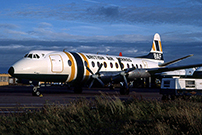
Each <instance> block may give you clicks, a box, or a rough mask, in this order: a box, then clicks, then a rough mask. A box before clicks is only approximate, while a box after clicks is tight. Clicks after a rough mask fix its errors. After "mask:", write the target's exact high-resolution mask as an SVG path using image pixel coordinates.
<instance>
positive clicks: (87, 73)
mask: <svg viewBox="0 0 202 135" xmlns="http://www.w3.org/2000/svg"><path fill="white" fill-rule="evenodd" d="M79 54H80V55H81V56H82V58H83V59H84V61H86V62H87V67H88V68H89V63H88V59H87V58H86V56H85V55H84V54H82V53H79ZM84 68H85V65H84ZM85 69H86V68H85ZM89 74H90V72H89V71H88V70H87V69H86V75H85V78H84V81H86V80H87V79H88V77H89Z"/></svg>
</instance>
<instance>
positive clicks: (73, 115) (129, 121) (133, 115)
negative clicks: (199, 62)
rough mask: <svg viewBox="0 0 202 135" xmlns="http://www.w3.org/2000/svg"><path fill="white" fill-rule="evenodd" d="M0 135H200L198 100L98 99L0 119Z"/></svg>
mask: <svg viewBox="0 0 202 135" xmlns="http://www.w3.org/2000/svg"><path fill="white" fill-rule="evenodd" d="M0 134H19V135H23V134H26V135H27V134H75V135H77V134H91V135H99V134H102V135H103V134H151V135H170V134H202V103H201V98H200V97H198V98H193V99H192V100H189V101H185V100H181V99H178V100H175V101H167V102H161V101H154V100H140V99H136V98H135V97H134V98H131V99H130V100H127V101H121V100H120V99H119V98H117V97H108V96H106V95H102V96H99V97H97V98H96V99H95V100H86V99H78V100H76V101H75V102H71V103H70V104H69V105H68V106H64V105H51V106H46V105H45V106H44V108H43V109H41V110H37V111H35V112H33V111H32V112H26V113H22V114H11V115H9V116H3V115H2V116H0Z"/></svg>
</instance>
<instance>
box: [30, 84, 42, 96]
mask: <svg viewBox="0 0 202 135" xmlns="http://www.w3.org/2000/svg"><path fill="white" fill-rule="evenodd" d="M38 88H39V86H34V88H33V91H32V96H40V95H41V92H40V91H39V90H38Z"/></svg>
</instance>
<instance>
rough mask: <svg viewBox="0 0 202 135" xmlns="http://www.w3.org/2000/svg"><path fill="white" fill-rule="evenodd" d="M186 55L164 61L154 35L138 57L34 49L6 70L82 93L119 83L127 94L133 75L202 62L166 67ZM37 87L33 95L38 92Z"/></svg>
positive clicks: (149, 73) (150, 73) (122, 90)
mask: <svg viewBox="0 0 202 135" xmlns="http://www.w3.org/2000/svg"><path fill="white" fill-rule="evenodd" d="M191 56H192V55H188V56H185V57H182V58H179V59H176V60H173V61H170V62H166V63H164V57H163V49H162V45H161V39H160V35H159V34H158V33H156V34H155V35H154V39H153V44H152V48H151V51H150V52H149V54H148V55H145V56H141V57H135V58H134V57H123V56H112V55H101V54H90V53H78V52H68V51H66V50H63V51H45V50H34V51H30V52H29V53H27V54H26V55H25V56H24V58H23V59H21V60H19V61H18V62H16V63H15V64H14V65H13V66H12V67H10V69H9V71H8V73H9V74H10V75H11V76H13V77H16V78H18V79H29V80H33V81H34V80H35V81H44V82H64V83H67V84H70V85H72V86H74V92H75V93H81V92H82V86H83V85H86V84H87V85H88V87H89V88H91V87H92V85H93V83H94V82H95V81H97V82H98V83H100V84H101V85H102V86H104V85H105V84H108V83H120V84H121V87H120V94H129V86H128V82H129V81H133V80H134V79H135V78H146V77H150V76H151V75H155V73H161V72H165V71H172V70H177V69H184V68H191V67H199V66H202V64H197V65H187V66H180V67H179V66H178V67H167V66H168V65H170V64H173V63H175V62H178V61H180V60H182V59H185V58H188V57H191ZM39 94H40V92H39V90H38V89H37V87H34V88H33V95H39Z"/></svg>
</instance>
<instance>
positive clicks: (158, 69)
mask: <svg viewBox="0 0 202 135" xmlns="http://www.w3.org/2000/svg"><path fill="white" fill-rule="evenodd" d="M201 66H202V64H193V65H184V66H174V67H162V68H153V69H147V71H148V72H149V73H150V74H153V75H154V74H155V73H161V72H166V71H174V70H179V69H186V68H193V67H201Z"/></svg>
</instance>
